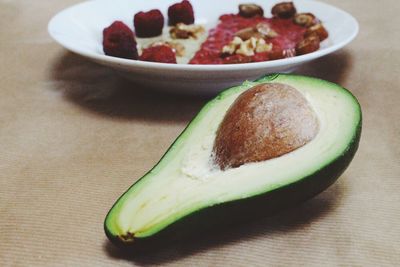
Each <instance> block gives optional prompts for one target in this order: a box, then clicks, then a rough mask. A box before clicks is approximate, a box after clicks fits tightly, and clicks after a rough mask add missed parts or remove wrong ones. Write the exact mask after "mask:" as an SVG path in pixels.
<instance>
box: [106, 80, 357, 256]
mask: <svg viewBox="0 0 400 267" xmlns="http://www.w3.org/2000/svg"><path fill="white" fill-rule="evenodd" d="M275 85H277V86H278V88H280V87H282V86H284V87H288V88H289V87H290V88H292V89H293V88H295V91H296V93H297V94H299V96H300V98H304V101H303V102H306V103H307V105H308V106H309V107H310V110H312V113H313V114H314V115H315V118H316V120H317V124H315V125H314V126H316V127H314V128H313V129H314V130H313V131H315V134H312V135H310V137H311V138H308V139H305V142H303V143H302V144H301V145H299V146H296V147H293V149H289V150H286V151H284V153H281V154H278V155H276V156H275V157H268V158H265V160H263V159H262V158H261V159H257V160H250V161H246V160H245V161H243V162H241V163H240V164H236V165H229V164H228V163H227V161H226V160H224V159H223V160H222V161H225V163H226V164H225V163H221V162H220V161H221V158H220V161H219V160H218V158H217V156H218V155H216V154H217V153H218V149H217V147H218V146H219V145H218V141H216V140H217V139H220V140H227V138H228V139H229V137H227V138H225V137H223V138H221V136H220V135H221V133H220V132H223V130H222V129H221V128H224V127H223V126H224V125H225V124H229V123H226V122H225V121H226V120H229V116H230V115H227V114H229V113H232V110H233V113H239V114H240V107H239V108H236V107H235V106H240V103H239V102H240V101H239V100H240V99H243V98H244V96H245V92H250V91H251V90H256V89H254V88H258V87H260V86H264V87H266V88H267V89H268V88H270V87H271V86H272V87H274V86H275ZM272 87H271V88H272ZM283 95H285V94H283ZM253 96H256V98H255V99H257V96H258V92H256V93H254V94H253ZM253 101H254V100H253ZM289 102H290V101H289ZM238 103H239V104H238ZM247 104H249V103H247ZM290 105H292V104H290ZM248 106H254V105H252V103H250V104H249V105H248ZM236 109H237V110H236ZM236 111H237V112H236ZM285 112H286V111H285V110H283V111H282V110H281V111H280V113H279V114H282V113H285ZM307 112H308V111H307ZM292 116H293V114H292ZM310 116H311V115H310ZM250 117H251V116H250ZM233 118H234V117H233ZM232 120H236V121H237V120H238V119H232ZM250 120H251V118H250ZM283 121H284V123H285V119H283ZM310 121H312V120H310ZM308 124H309V123H308ZM232 127H233V126H232ZM232 127H231V128H232ZM235 127H236V126H235ZM225 128H226V127H225ZM228 128H229V127H228ZM239 128H240V127H238V129H237V130H238V131H243V130H245V129H239ZM233 129H235V128H233ZM315 129H316V130H315ZM360 134H361V108H360V105H359V103H358V102H357V100H356V98H355V97H354V96H353V95H352V94H351V93H350V92H349V91H348V90H346V89H345V88H343V87H341V86H339V85H336V84H334V83H330V82H327V81H324V80H320V79H316V78H310V77H305V76H297V75H286V74H273V75H269V76H266V77H263V78H261V79H258V80H256V81H254V82H248V81H246V82H245V83H244V84H243V85H240V86H237V87H233V88H230V89H228V90H226V91H224V92H222V93H221V94H219V95H218V96H217V97H216V98H215V99H213V100H211V101H210V102H209V103H207V104H206V105H205V106H204V107H203V109H202V110H201V111H200V112H199V114H198V115H197V116H196V117H195V118H194V119H193V120H192V122H191V123H190V124H189V125H188V126H187V128H186V129H185V130H184V131H183V132H182V134H181V135H180V136H179V137H178V138H177V139H176V141H175V142H174V143H173V144H172V146H171V147H170V148H169V149H168V151H167V152H166V153H165V155H164V156H163V157H162V159H161V160H160V161H159V162H158V163H157V164H156V166H154V167H153V169H151V170H150V171H149V172H148V173H147V174H146V175H144V176H143V177H142V178H141V179H140V180H138V181H137V182H136V183H135V184H133V185H132V186H131V187H130V188H129V189H128V190H127V191H126V192H125V193H124V194H123V195H122V196H121V197H120V198H119V199H118V201H117V202H116V203H115V204H114V206H113V207H112V208H111V210H110V212H109V213H108V215H107V217H106V219H105V224H104V226H105V232H106V234H107V236H108V237H109V239H110V240H111V241H112V242H113V243H115V244H117V245H120V246H123V247H126V246H133V247H135V248H137V249H139V250H140V249H142V248H147V247H153V246H155V245H156V244H168V242H170V241H171V240H173V239H177V238H182V237H186V236H187V235H192V234H196V233H204V232H206V231H208V230H210V229H214V228H215V227H220V226H225V225H229V224H232V223H236V222H241V221H247V220H249V219H253V218H255V217H260V216H264V215H266V214H269V213H271V212H274V211H276V210H279V209H282V208H285V207H288V206H291V205H295V204H297V203H299V202H301V201H304V200H306V199H308V198H310V197H313V196H315V195H316V194H318V193H320V192H321V191H323V190H324V189H326V188H327V187H328V186H330V185H331V184H332V183H333V182H334V181H335V180H336V179H337V178H338V177H339V176H340V175H341V174H342V173H343V171H344V170H345V169H346V168H347V166H348V165H349V164H350V161H351V160H352V158H353V156H354V154H355V152H356V150H357V148H358V143H359V139H360ZM231 139H232V140H233V141H229V142H234V140H235V139H234V138H231ZM271 140H272V139H271ZM242 141H244V142H243V143H244V144H247V143H249V142H248V141H246V140H242ZM250 141H252V140H250ZM289 143H290V142H289ZM227 146H228V147H229V143H228V145H227ZM253 147H254V146H253ZM255 147H260V149H263V148H262V146H258V145H257V146H255ZM253 149H254V148H253ZM233 156H235V155H233ZM233 156H232V155H231V156H230V157H233ZM228 157H229V156H228Z"/></svg>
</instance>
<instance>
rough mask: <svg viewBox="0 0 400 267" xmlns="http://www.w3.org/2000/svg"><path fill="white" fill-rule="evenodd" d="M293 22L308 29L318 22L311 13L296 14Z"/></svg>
mask: <svg viewBox="0 0 400 267" xmlns="http://www.w3.org/2000/svg"><path fill="white" fill-rule="evenodd" d="M293 22H294V23H296V24H297V25H300V26H303V27H306V28H308V27H311V26H312V25H314V24H316V23H317V22H318V20H317V19H316V17H315V16H314V15H313V14H311V13H298V14H296V15H294V18H293Z"/></svg>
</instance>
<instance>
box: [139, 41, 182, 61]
mask: <svg viewBox="0 0 400 267" xmlns="http://www.w3.org/2000/svg"><path fill="white" fill-rule="evenodd" d="M139 59H140V60H143V61H151V62H161V63H174V64H176V56H175V52H174V51H173V50H172V48H171V47H169V46H167V45H156V46H151V47H148V48H146V49H143V52H142V55H141V56H140V57H139Z"/></svg>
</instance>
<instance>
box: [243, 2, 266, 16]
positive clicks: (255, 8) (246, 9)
mask: <svg viewBox="0 0 400 267" xmlns="http://www.w3.org/2000/svg"><path fill="white" fill-rule="evenodd" d="M239 15H240V16H242V17H245V18H252V17H255V16H264V9H263V8H262V7H260V6H259V5H256V4H241V5H239Z"/></svg>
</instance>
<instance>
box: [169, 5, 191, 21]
mask: <svg viewBox="0 0 400 267" xmlns="http://www.w3.org/2000/svg"><path fill="white" fill-rule="evenodd" d="M178 23H184V24H193V23H194V11H193V7H192V4H190V2H189V1H187V0H183V1H182V2H180V3H176V4H173V5H172V6H170V7H169V8H168V24H169V25H176V24H178Z"/></svg>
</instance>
